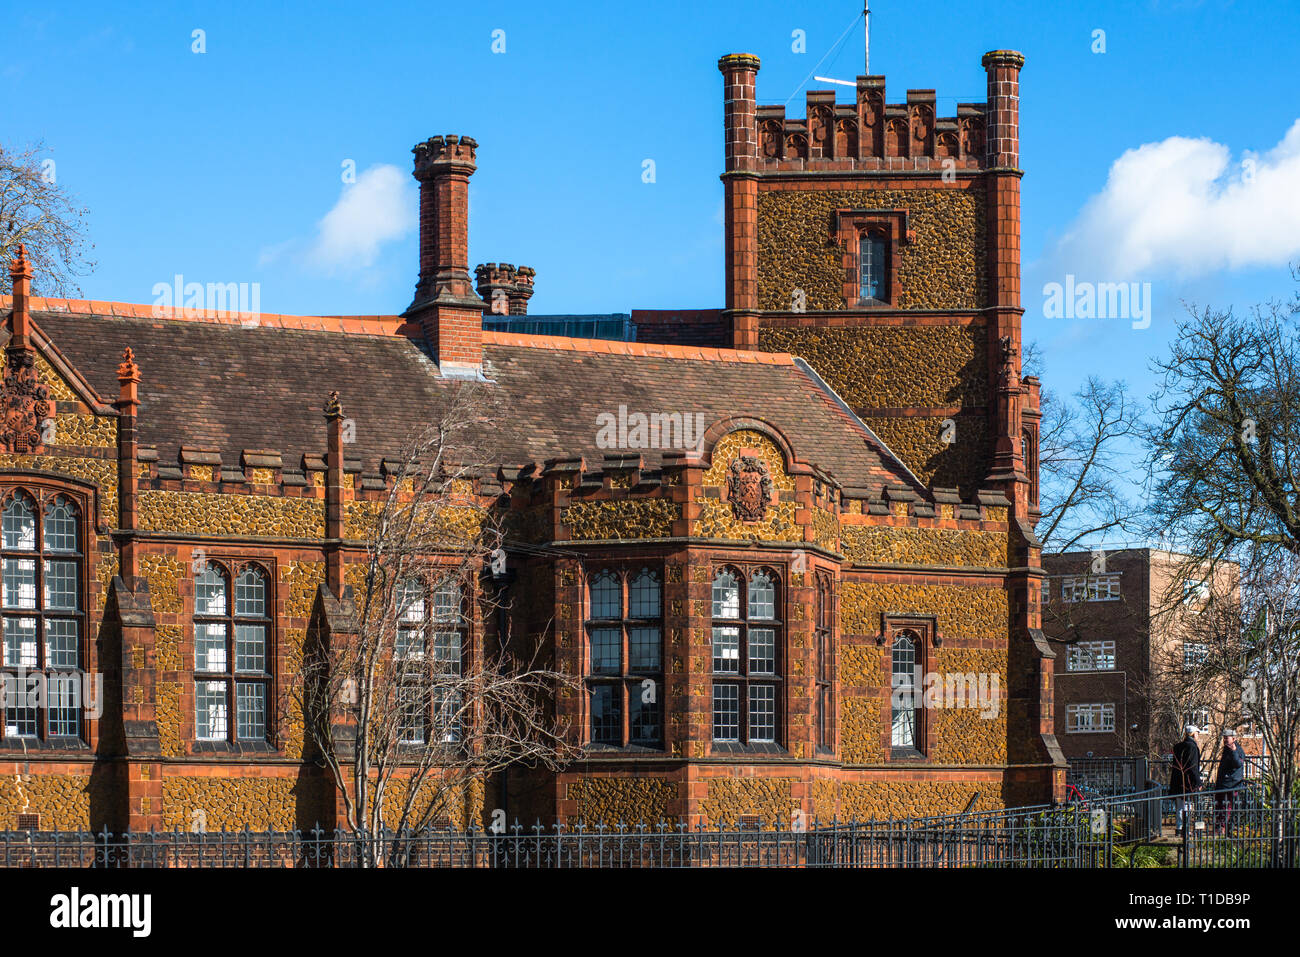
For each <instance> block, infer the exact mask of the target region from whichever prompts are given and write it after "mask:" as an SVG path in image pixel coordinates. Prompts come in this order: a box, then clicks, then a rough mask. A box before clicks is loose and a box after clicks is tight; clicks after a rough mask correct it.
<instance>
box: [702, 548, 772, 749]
mask: <svg viewBox="0 0 1300 957" xmlns="http://www.w3.org/2000/svg"><path fill="white" fill-rule="evenodd" d="M712 591H713V594H712V598H713V601H712V605H713V740H714V741H715V742H716V743H720V744H724V745H725V744H775V743H776V742H777V740H778V737H779V731H780V720H779V719H780V708H779V706H778V704H779V700H780V695H779V688H780V672H779V667H778V664H779V657H780V654H779V653H780V645H781V642H780V635H781V625H782V623H781V621H780V615H779V612H780V608H781V602H780V599H779V581H778V579H777V575H776V573H775V572H774V571H773V570H772V569H770V568H766V567H744V566H726V567H723V568H720V569H718V571H717V573H716V574H715V575H714V577H713V589H712Z"/></svg>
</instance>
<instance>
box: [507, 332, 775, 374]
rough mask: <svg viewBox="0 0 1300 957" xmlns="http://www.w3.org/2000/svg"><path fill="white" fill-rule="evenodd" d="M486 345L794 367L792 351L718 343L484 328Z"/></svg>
mask: <svg viewBox="0 0 1300 957" xmlns="http://www.w3.org/2000/svg"><path fill="white" fill-rule="evenodd" d="M483 344H484V345H493V346H520V347H522V348H526V349H557V350H569V351H572V352H595V353H603V354H605V355H620V356H645V357H649V358H659V359H693V360H696V361H701V362H751V363H760V364H763V365H780V366H793V365H794V356H792V355H791V354H790V353H788V352H760V351H758V350H750V349H729V348H719V347H717V346H683V345H676V344H669V343H659V342H624V341H623V340H620V339H579V338H576V337H571V336H547V335H538V334H533V333H525V332H493V331H489V330H487V329H484V330H483Z"/></svg>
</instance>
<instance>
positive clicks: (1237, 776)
mask: <svg viewBox="0 0 1300 957" xmlns="http://www.w3.org/2000/svg"><path fill="white" fill-rule="evenodd" d="M1245 784H1246V752H1245V750H1244V749H1243V748H1242V746H1241V745H1240V744H1239V743H1238V742H1237V732H1235V731H1231V730H1229V731H1225V732H1223V755H1222V757H1220V758H1219V773H1218V774H1216V775H1215V778H1214V790H1215V795H1214V808H1215V811H1216V812H1217V814H1216V815H1215V822H1214V830H1215V833H1216V834H1225V833H1226V834H1227V835H1228V836H1229V837H1231V836H1232V811H1233V808H1235V807H1236V806H1237V798H1238V797H1239V796H1240V794H1241V789H1242V787H1244V786H1245Z"/></svg>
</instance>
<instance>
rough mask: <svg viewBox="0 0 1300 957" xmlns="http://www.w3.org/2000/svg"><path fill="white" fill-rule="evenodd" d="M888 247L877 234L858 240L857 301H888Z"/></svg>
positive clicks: (873, 233)
mask: <svg viewBox="0 0 1300 957" xmlns="http://www.w3.org/2000/svg"><path fill="white" fill-rule="evenodd" d="M888 257H889V245H888V243H887V241H886V239H885V237H884V236H883V235H882V234H881V233H878V232H875V231H872V232H868V233H863V234H862V236H861V237H860V238H859V239H858V301H859V302H860V303H884V302H887V301H888V299H889V261H888Z"/></svg>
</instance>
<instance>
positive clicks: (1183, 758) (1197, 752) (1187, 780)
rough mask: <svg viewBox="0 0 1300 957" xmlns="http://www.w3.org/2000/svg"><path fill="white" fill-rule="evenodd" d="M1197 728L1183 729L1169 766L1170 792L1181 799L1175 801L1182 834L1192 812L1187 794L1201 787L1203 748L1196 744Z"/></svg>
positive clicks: (1179, 831)
mask: <svg viewBox="0 0 1300 957" xmlns="http://www.w3.org/2000/svg"><path fill="white" fill-rule="evenodd" d="M1195 735H1196V728H1194V727H1193V726H1192V725H1190V724H1189V725H1188V726H1187V727H1186V728H1184V729H1183V740H1181V741H1179V742H1178V743H1177V744H1175V745H1174V760H1173V763H1172V764H1171V765H1170V768H1169V793H1170V795H1176V796H1178V797H1179V798H1181V800H1179V801H1177V802H1175V804H1174V808H1175V810H1176V811H1177V813H1178V826H1177V828H1176V829H1175V832H1174V833H1176V834H1182V833H1183V828H1184V827H1185V826H1186V825H1187V818H1188V816H1189V815H1190V814H1191V810H1192V802H1191V800H1190V799H1189V798H1188V797H1187V795H1190V794H1194V793H1195V792H1197V791H1199V790H1200V789H1201V749H1200V748H1199V747H1198V746H1197V744H1196V737H1195Z"/></svg>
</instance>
